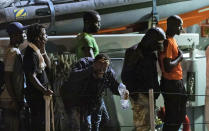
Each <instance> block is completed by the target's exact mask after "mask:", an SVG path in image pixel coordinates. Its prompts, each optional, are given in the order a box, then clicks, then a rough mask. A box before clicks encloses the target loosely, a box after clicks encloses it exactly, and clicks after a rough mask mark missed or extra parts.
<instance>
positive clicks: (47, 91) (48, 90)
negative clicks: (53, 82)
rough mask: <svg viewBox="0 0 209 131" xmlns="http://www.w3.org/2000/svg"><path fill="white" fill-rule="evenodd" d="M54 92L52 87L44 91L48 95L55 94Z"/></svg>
mask: <svg viewBox="0 0 209 131" xmlns="http://www.w3.org/2000/svg"><path fill="white" fill-rule="evenodd" d="M53 94H54V92H53V91H52V90H50V89H47V90H46V91H45V93H44V95H46V96H50V95H53Z"/></svg>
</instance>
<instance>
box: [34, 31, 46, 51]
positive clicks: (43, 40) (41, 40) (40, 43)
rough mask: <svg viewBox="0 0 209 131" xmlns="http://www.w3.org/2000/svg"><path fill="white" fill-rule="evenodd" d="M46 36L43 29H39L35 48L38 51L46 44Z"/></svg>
mask: <svg viewBox="0 0 209 131" xmlns="http://www.w3.org/2000/svg"><path fill="white" fill-rule="evenodd" d="M47 40H48V38H47V34H46V30H45V28H42V29H41V33H40V36H39V37H38V38H37V42H36V43H35V44H36V46H37V47H38V48H39V49H40V48H42V46H43V45H44V44H45V43H46V42H47Z"/></svg>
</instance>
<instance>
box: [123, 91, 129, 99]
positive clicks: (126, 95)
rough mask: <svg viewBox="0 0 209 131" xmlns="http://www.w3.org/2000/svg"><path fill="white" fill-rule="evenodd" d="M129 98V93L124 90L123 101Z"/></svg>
mask: <svg viewBox="0 0 209 131" xmlns="http://www.w3.org/2000/svg"><path fill="white" fill-rule="evenodd" d="M128 98H129V91H128V90H125V91H124V99H125V100H127V99H128Z"/></svg>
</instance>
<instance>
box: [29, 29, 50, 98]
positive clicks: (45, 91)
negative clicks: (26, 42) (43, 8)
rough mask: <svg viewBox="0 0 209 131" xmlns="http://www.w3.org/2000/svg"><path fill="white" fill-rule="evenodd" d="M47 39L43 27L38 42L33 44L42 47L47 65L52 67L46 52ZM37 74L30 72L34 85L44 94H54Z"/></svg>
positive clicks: (41, 50)
mask: <svg viewBox="0 0 209 131" xmlns="http://www.w3.org/2000/svg"><path fill="white" fill-rule="evenodd" d="M46 41H47V35H46V30H45V29H44V28H43V29H42V33H41V35H40V36H39V37H37V42H36V43H33V44H35V45H36V46H37V47H38V48H39V49H40V52H41V54H43V55H42V56H43V58H44V61H45V63H46V65H47V66H46V67H47V68H49V69H50V68H51V62H50V59H49V57H48V55H47V54H46V53H45V52H46V49H45V44H46ZM36 75H37V74H36V73H33V74H32V73H31V74H29V79H30V81H31V82H32V84H33V85H34V87H35V88H37V89H38V90H40V91H41V92H42V93H43V94H44V95H47V96H49V95H53V91H52V90H50V89H47V88H46V87H44V86H43V85H42V84H41V83H40V81H39V80H38V78H37V77H36Z"/></svg>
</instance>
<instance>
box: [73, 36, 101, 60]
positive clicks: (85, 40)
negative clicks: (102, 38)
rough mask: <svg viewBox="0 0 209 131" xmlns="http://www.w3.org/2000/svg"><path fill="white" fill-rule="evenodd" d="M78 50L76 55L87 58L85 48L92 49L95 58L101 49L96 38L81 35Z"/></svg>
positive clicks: (78, 37)
mask: <svg viewBox="0 0 209 131" xmlns="http://www.w3.org/2000/svg"><path fill="white" fill-rule="evenodd" d="M76 39H77V48H76V55H77V57H78V58H82V57H85V55H84V51H83V48H84V47H90V48H92V50H93V52H94V56H96V55H98V54H99V47H98V45H97V42H96V40H95V38H94V37H93V36H92V35H91V34H88V33H81V34H78V36H77V38H76Z"/></svg>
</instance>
